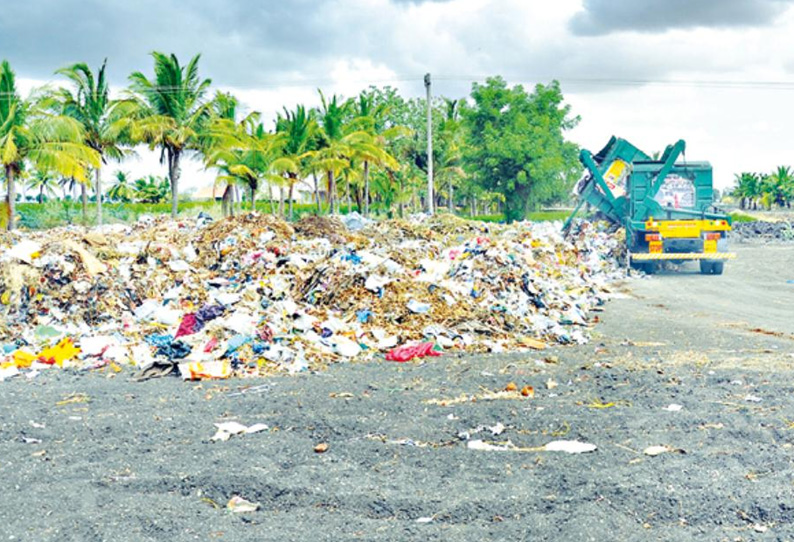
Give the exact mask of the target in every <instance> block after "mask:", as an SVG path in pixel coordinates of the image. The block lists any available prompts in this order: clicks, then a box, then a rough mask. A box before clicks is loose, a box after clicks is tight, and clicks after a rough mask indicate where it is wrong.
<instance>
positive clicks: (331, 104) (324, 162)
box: [312, 91, 350, 214]
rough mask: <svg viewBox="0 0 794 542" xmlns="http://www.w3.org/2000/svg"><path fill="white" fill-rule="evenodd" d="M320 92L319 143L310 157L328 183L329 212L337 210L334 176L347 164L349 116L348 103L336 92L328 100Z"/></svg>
mask: <svg viewBox="0 0 794 542" xmlns="http://www.w3.org/2000/svg"><path fill="white" fill-rule="evenodd" d="M319 92H320V101H321V108H320V111H319V115H320V128H321V131H320V138H319V139H320V143H319V148H318V149H317V150H316V151H313V154H312V158H313V159H314V160H315V161H316V164H317V166H318V167H319V168H321V169H322V170H323V171H324V172H325V174H326V178H327V183H328V207H329V210H330V212H331V214H335V213H336V212H337V194H336V177H337V176H338V175H339V174H340V173H341V172H342V170H343V169H344V168H345V167H346V166H347V165H348V164H349V151H350V148H349V147H348V145H347V144H346V143H345V141H344V138H345V121H346V120H347V119H348V117H349V107H350V103H349V102H345V101H343V100H342V99H341V98H340V97H338V96H337V95H336V94H334V95H333V96H331V99H330V100H327V99H326V98H325V95H324V94H323V93H322V91H319Z"/></svg>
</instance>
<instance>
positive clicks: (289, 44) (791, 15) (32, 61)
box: [0, 0, 794, 186]
mask: <svg viewBox="0 0 794 542" xmlns="http://www.w3.org/2000/svg"><path fill="white" fill-rule="evenodd" d="M793 4H794V0H555V1H553V2H552V1H549V0H435V1H427V0H426V1H422V0H270V1H261V0H259V1H256V0H192V1H190V2H185V1H179V0H136V1H135V2H121V1H115V0H27V1H25V2H4V5H3V9H2V10H0V55H3V57H4V58H6V59H8V60H9V61H10V62H11V64H12V67H13V68H14V69H15V70H16V72H17V75H18V78H19V80H20V86H21V87H23V90H28V89H30V88H32V87H33V86H38V85H41V84H45V83H52V84H57V82H58V77H56V76H55V75H53V72H54V71H55V70H56V69H57V68H59V67H62V66H64V65H67V64H69V63H72V62H75V61H86V62H88V63H89V64H91V65H92V66H98V65H99V64H100V63H101V62H102V59H103V58H105V57H107V58H108V69H109V72H110V77H111V82H112V83H113V85H115V88H120V87H122V86H123V85H125V83H126V78H127V75H128V74H129V73H130V72H131V71H133V70H141V71H143V72H144V73H146V74H150V73H151V70H152V68H151V66H152V61H151V58H150V57H148V56H147V55H148V53H149V52H150V51H152V50H159V51H163V52H174V53H176V54H177V55H178V56H179V57H180V59H183V60H184V61H187V59H188V58H189V57H190V56H191V55H193V54H195V53H199V52H200V53H201V54H202V60H201V64H200V69H201V75H202V76H204V77H210V78H211V79H212V80H213V83H214V85H215V86H216V87H219V88H222V89H224V90H231V91H232V92H234V93H235V94H236V95H237V96H238V97H239V98H240V99H241V101H242V102H243V103H244V105H245V106H246V107H247V108H249V109H251V110H259V111H262V112H263V113H265V114H266V116H272V114H273V113H274V112H275V111H276V110H280V109H281V107H282V106H288V107H291V106H292V105H294V104H296V103H305V104H307V105H314V104H315V103H316V102H317V101H318V100H317V93H316V89H317V87H322V88H323V89H324V90H326V91H327V92H339V93H343V94H345V95H346V96H350V95H353V94H355V93H356V92H358V91H359V90H360V89H362V88H365V87H367V86H369V85H370V84H375V85H386V84H390V85H392V86H396V87H398V88H400V89H401V91H402V92H403V93H405V94H406V95H411V96H413V95H419V94H421V93H422V92H423V85H422V76H423V74H424V73H426V72H430V73H432V74H433V77H434V80H435V82H434V93H436V94H444V95H448V96H452V97H459V96H464V95H466V94H468V92H469V90H470V88H471V83H472V81H477V80H483V79H484V78H485V77H486V76H489V75H496V74H501V75H503V76H504V77H505V78H506V79H507V80H508V81H509V82H511V83H522V84H528V85H531V84H534V83H536V82H547V81H549V80H551V79H558V80H560V81H561V83H562V88H563V92H564V93H565V95H566V98H567V101H568V102H569V103H570V104H571V105H572V107H573V110H574V113H576V114H578V115H580V116H581V118H582V121H581V123H580V125H579V126H578V127H577V128H576V129H575V130H574V131H572V132H571V134H570V137H571V138H572V139H573V140H575V141H576V142H577V143H579V144H580V145H582V146H583V147H585V148H589V149H592V150H598V149H599V148H600V147H601V146H602V145H603V144H604V143H605V142H606V140H607V139H608V138H609V136H610V135H612V134H618V135H620V136H622V137H625V138H627V139H629V140H631V141H632V142H634V143H635V144H636V145H638V146H639V147H641V148H643V149H645V150H646V151H647V152H653V151H655V150H660V149H663V148H664V146H665V145H666V144H667V143H672V142H674V141H676V140H677V139H679V138H683V139H685V140H686V141H687V145H688V149H687V157H688V158H689V159H691V160H702V159H705V160H710V161H711V162H712V163H713V165H714V169H715V179H716V182H717V184H718V185H721V186H725V185H727V184H730V182H731V179H732V177H733V174H734V173H736V172H739V171H746V170H751V171H767V170H771V169H772V168H773V167H775V166H777V165H781V164H792V165H794V136H792V126H794V106H792V103H794V9H792V7H793V6H792V5H793ZM117 167H118V166H117V165H115V164H112V165H111V166H110V167H108V168H106V170H107V171H106V172H105V176H106V177H108V178H109V177H110V176H111V174H112V171H113V170H114V169H116V168H117ZM122 167H123V168H124V169H126V170H128V171H131V172H132V173H133V175H139V174H144V173H151V172H153V173H159V174H165V169H164V168H162V167H160V166H159V165H158V163H157V161H156V159H155V157H154V156H152V155H149V154H148V153H142V155H141V157H140V158H139V160H137V161H136V162H130V163H125V164H124V165H123V166H122ZM212 178H213V175H212V174H211V172H203V171H201V168H200V166H198V165H197V164H194V165H190V164H186V167H185V171H184V179H185V181H184V182H185V183H186V184H187V185H190V186H199V185H206V184H209V183H210V182H211V180H212Z"/></svg>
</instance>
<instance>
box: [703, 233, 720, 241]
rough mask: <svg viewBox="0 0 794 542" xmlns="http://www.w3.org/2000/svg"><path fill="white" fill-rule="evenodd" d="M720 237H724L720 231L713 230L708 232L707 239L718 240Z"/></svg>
mask: <svg viewBox="0 0 794 542" xmlns="http://www.w3.org/2000/svg"><path fill="white" fill-rule="evenodd" d="M720 237H722V236H721V235H720V234H719V233H713V232H712V233H707V234H706V239H707V240H708V241H716V240H717V239H719V238H720Z"/></svg>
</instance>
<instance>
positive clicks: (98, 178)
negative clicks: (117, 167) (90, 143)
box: [94, 166, 102, 226]
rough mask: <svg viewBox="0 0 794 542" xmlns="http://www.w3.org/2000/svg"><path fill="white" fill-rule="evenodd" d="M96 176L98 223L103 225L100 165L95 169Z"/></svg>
mask: <svg viewBox="0 0 794 542" xmlns="http://www.w3.org/2000/svg"><path fill="white" fill-rule="evenodd" d="M94 177H95V178H96V182H95V190H96V225H97V226H101V225H102V177H101V172H100V168H99V166H97V168H96V169H95V170H94Z"/></svg>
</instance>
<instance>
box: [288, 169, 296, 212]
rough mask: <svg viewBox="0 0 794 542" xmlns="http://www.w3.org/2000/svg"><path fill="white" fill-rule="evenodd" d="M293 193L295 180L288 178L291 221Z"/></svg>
mask: <svg viewBox="0 0 794 542" xmlns="http://www.w3.org/2000/svg"><path fill="white" fill-rule="evenodd" d="M294 191H295V178H293V177H290V183H289V219H290V220H292V217H293V214H292V194H293V192H294Z"/></svg>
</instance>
